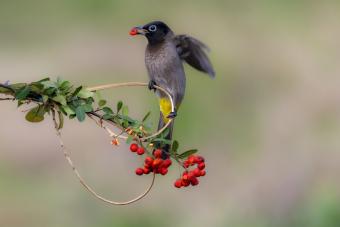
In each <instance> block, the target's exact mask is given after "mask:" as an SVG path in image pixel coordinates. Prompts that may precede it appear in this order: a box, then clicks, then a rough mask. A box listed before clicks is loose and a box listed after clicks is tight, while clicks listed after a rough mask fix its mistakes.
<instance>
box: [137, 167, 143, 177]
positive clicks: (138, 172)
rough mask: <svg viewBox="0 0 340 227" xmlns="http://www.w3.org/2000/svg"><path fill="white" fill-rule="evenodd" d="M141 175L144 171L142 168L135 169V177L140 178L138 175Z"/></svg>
mask: <svg viewBox="0 0 340 227" xmlns="http://www.w3.org/2000/svg"><path fill="white" fill-rule="evenodd" d="M143 173H144V170H143V169H142V168H137V169H136V174H137V175H139V176H140V175H143Z"/></svg>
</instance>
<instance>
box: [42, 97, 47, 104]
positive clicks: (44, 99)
mask: <svg viewBox="0 0 340 227" xmlns="http://www.w3.org/2000/svg"><path fill="white" fill-rule="evenodd" d="M42 99H43V102H44V103H45V102H47V101H48V96H47V95H43V96H42Z"/></svg>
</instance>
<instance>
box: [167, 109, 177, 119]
mask: <svg viewBox="0 0 340 227" xmlns="http://www.w3.org/2000/svg"><path fill="white" fill-rule="evenodd" d="M176 116H177V111H172V112H170V114H169V115H168V116H167V118H169V119H174V118H175V117H176Z"/></svg>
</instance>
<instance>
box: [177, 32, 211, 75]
mask: <svg viewBox="0 0 340 227" xmlns="http://www.w3.org/2000/svg"><path fill="white" fill-rule="evenodd" d="M174 41H175V44H176V48H177V52H178V54H179V56H180V57H181V59H183V60H184V61H186V62H187V63H188V64H189V65H191V66H192V67H194V68H195V69H197V70H199V71H202V72H205V73H207V74H208V75H209V76H210V77H212V78H214V77H215V71H214V69H213V67H212V65H211V62H210V60H209V58H208V56H207V52H208V51H209V48H208V47H207V46H206V45H205V44H204V43H202V42H201V41H199V40H197V39H195V38H193V37H191V36H188V35H176V36H175V37H174Z"/></svg>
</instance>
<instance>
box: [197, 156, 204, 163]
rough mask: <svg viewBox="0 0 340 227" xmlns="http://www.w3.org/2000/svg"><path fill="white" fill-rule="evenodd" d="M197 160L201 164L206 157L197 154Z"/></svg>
mask: <svg viewBox="0 0 340 227" xmlns="http://www.w3.org/2000/svg"><path fill="white" fill-rule="evenodd" d="M196 162H197V164H200V163H201V162H204V158H203V157H202V156H197V157H196Z"/></svg>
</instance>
